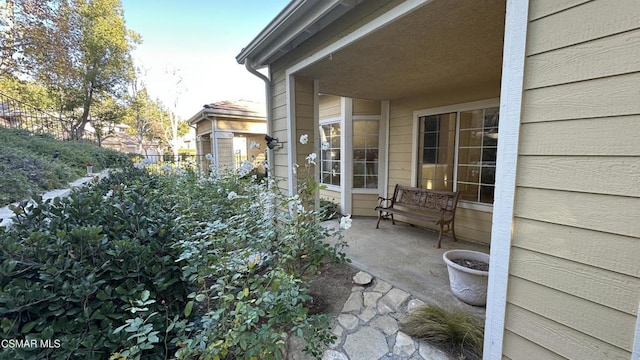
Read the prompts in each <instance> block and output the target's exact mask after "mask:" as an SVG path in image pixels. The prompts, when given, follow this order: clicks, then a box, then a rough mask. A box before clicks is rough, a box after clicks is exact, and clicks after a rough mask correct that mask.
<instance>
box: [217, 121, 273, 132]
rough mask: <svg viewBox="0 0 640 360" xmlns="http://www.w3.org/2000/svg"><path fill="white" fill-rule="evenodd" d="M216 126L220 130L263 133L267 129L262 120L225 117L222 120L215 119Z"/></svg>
mask: <svg viewBox="0 0 640 360" xmlns="http://www.w3.org/2000/svg"><path fill="white" fill-rule="evenodd" d="M216 128H217V130H220V131H232V132H240V133H254V134H264V133H265V132H266V131H267V123H266V122H264V121H251V120H246V119H238V118H225V119H224V120H222V119H219V120H217V121H216Z"/></svg>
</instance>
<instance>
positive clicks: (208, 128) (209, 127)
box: [188, 100, 267, 169]
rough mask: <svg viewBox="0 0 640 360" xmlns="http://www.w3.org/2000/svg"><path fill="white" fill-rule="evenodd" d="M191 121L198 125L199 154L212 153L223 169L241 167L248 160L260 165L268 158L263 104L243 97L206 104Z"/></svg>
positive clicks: (197, 141)
mask: <svg viewBox="0 0 640 360" xmlns="http://www.w3.org/2000/svg"><path fill="white" fill-rule="evenodd" d="M188 123H189V125H191V126H195V128H196V154H197V155H206V154H211V155H212V156H213V161H214V162H215V165H216V166H218V168H220V169H223V168H232V169H235V168H238V167H239V166H240V165H241V164H242V162H244V161H245V160H249V161H251V162H252V163H253V164H254V166H255V167H259V165H260V164H261V163H262V162H263V161H264V160H265V153H264V150H265V148H266V146H265V140H264V136H265V135H266V133H267V124H266V116H265V105H264V104H259V103H254V102H250V101H242V100H241V101H220V102H216V103H213V104H207V105H205V106H204V107H203V108H202V110H200V111H198V113H197V114H195V115H194V116H192V117H191V118H190V119H189V120H188ZM252 145H253V146H252ZM199 159H200V161H206V160H204V159H203V157H202V156H200V157H199ZM203 165H205V166H207V165H208V164H206V163H205V164H203Z"/></svg>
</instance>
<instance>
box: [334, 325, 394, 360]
mask: <svg viewBox="0 0 640 360" xmlns="http://www.w3.org/2000/svg"><path fill="white" fill-rule="evenodd" d="M344 350H345V352H346V353H347V356H348V357H349V359H350V360H372V359H380V358H381V357H383V356H384V355H385V354H386V353H387V352H389V347H388V346H387V340H386V339H385V337H384V335H383V334H382V333H381V332H380V331H379V330H377V329H375V328H373V327H371V326H363V327H361V328H360V329H359V330H358V331H356V332H355V333H353V334H351V335H348V336H347V339H346V340H345V342H344Z"/></svg>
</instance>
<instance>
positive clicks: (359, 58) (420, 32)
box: [298, 0, 506, 100]
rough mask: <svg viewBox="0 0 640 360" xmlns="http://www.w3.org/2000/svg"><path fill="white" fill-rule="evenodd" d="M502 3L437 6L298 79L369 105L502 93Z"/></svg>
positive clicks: (449, 0)
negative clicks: (466, 92) (478, 90)
mask: <svg viewBox="0 0 640 360" xmlns="http://www.w3.org/2000/svg"><path fill="white" fill-rule="evenodd" d="M505 3H506V1H505V0H483V1H469V0H434V1H432V2H430V3H428V4H426V5H424V6H422V7H421V8H419V9H418V10H416V11H414V12H413V13H411V14H409V15H407V16H405V17H403V18H401V19H399V20H397V21H395V22H394V23H391V24H389V25H387V26H385V27H383V28H382V29H380V30H378V31H376V32H374V33H372V34H370V35H368V36H367V37H365V38H363V39H361V40H360V41H358V42H356V43H354V44H351V45H350V46H348V47H346V48H343V49H341V50H339V51H337V52H334V53H333V54H331V56H327V57H325V58H324V59H322V60H320V61H318V62H316V63H314V64H312V65H310V66H309V67H307V68H304V69H302V70H301V71H299V72H298V74H300V75H302V76H305V77H309V78H313V79H318V80H319V81H320V91H321V92H323V93H327V94H334V95H341V96H348V97H353V98H360V99H371V100H394V99H398V98H403V97H408V96H416V95H427V94H431V93H439V92H448V91H455V90H456V89H461V88H473V87H495V88H499V86H500V76H501V67H502V48H503V37H504V20H505V7H506V4H505Z"/></svg>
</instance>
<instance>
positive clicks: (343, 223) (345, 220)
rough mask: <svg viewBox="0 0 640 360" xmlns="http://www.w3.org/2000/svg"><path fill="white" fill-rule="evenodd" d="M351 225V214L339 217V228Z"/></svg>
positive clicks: (345, 228)
mask: <svg viewBox="0 0 640 360" xmlns="http://www.w3.org/2000/svg"><path fill="white" fill-rule="evenodd" d="M350 227H351V215H347V216H343V217H342V218H341V219H340V229H342V230H347V229H349V228H350Z"/></svg>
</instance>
